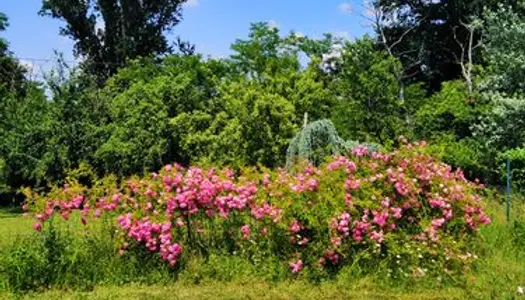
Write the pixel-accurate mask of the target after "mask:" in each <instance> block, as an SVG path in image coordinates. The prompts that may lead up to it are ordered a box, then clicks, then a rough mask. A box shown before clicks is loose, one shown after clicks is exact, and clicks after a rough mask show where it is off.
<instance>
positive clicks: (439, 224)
mask: <svg viewBox="0 0 525 300" xmlns="http://www.w3.org/2000/svg"><path fill="white" fill-rule="evenodd" d="M444 224H445V219H444V218H441V219H435V220H432V227H433V228H434V229H436V230H437V229H439V228H441V227H442V226H443V225H444Z"/></svg>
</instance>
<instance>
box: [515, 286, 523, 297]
mask: <svg viewBox="0 0 525 300" xmlns="http://www.w3.org/2000/svg"><path fill="white" fill-rule="evenodd" d="M516 292H517V293H518V295H523V294H525V290H524V289H523V287H522V286H518V290H517V291H516Z"/></svg>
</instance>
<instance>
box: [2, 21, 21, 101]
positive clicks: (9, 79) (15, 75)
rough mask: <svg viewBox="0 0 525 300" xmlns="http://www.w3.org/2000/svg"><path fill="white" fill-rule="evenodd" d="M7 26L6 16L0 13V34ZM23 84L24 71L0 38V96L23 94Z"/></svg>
mask: <svg viewBox="0 0 525 300" xmlns="http://www.w3.org/2000/svg"><path fill="white" fill-rule="evenodd" d="M8 26H9V23H8V19H7V16H6V15H5V14H3V13H2V12H0V32H2V31H5V30H6V29H7V27H8ZM24 82H25V69H24V68H23V67H22V66H21V65H20V64H19V62H18V61H17V60H16V59H15V58H13V56H12V54H11V52H10V51H9V43H8V42H7V41H6V40H5V39H4V38H2V37H0V96H2V94H3V93H5V92H9V93H21V92H23V85H24ZM2 89H4V92H2Z"/></svg>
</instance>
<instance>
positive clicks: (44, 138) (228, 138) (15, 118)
mask: <svg viewBox="0 0 525 300" xmlns="http://www.w3.org/2000/svg"><path fill="white" fill-rule="evenodd" d="M184 2H185V1H183V0H181V1H173V0H164V1H124V0H120V1H116V0H96V1H95V0H92V1H80V0H76V1H64V0H45V1H43V4H42V9H41V11H40V14H42V15H43V16H48V17H52V18H57V19H61V20H63V21H65V24H66V25H65V26H64V27H63V28H61V30H60V33H61V34H63V35H65V36H68V37H70V38H71V39H72V40H73V41H74V42H75V47H74V54H75V55H76V56H77V57H78V58H79V60H80V61H81V63H80V64H79V66H78V67H76V68H68V67H67V66H66V65H65V64H64V63H63V61H61V60H60V59H59V60H58V62H57V65H56V67H55V68H54V69H53V71H51V72H50V73H49V74H47V76H46V80H45V82H34V81H31V80H29V79H27V77H26V76H25V74H26V72H27V70H25V69H24V67H23V66H22V65H21V64H20V62H19V61H17V59H16V58H15V56H14V55H13V53H11V52H10V50H9V43H8V41H6V40H4V39H0V193H1V195H2V196H0V197H1V201H0V203H2V204H9V203H12V201H13V199H15V198H16V196H15V195H16V192H17V191H18V189H19V188H20V187H22V186H32V187H42V188H44V187H46V186H48V185H50V184H58V183H61V182H62V181H63V180H64V178H65V177H66V176H78V177H79V178H82V180H85V181H89V180H92V179H93V178H96V177H98V176H102V175H105V174H116V175H118V176H120V177H125V176H129V175H132V174H140V173H143V172H149V171H153V170H156V169H158V168H160V167H161V166H162V165H164V164H166V163H170V162H177V163H180V164H183V165H188V164H201V165H214V166H223V165H228V166H231V167H234V168H240V167H243V166H246V165H252V166H264V167H270V168H277V167H283V166H284V165H285V162H286V152H287V149H288V145H289V143H290V141H291V140H292V139H293V138H294V136H295V135H296V134H297V132H298V131H299V130H300V129H301V128H303V127H304V116H305V115H307V116H308V120H309V121H312V122H313V121H316V120H323V119H329V120H331V121H332V122H333V124H334V126H335V128H336V130H337V132H338V134H339V135H340V136H341V138H342V139H344V140H353V141H359V142H363V143H375V144H378V145H380V146H381V147H384V148H386V149H388V148H392V147H396V146H397V145H398V138H399V137H401V136H402V137H405V138H407V139H411V140H427V141H428V142H429V144H430V145H431V146H430V147H431V149H432V151H433V152H434V153H435V155H436V156H437V157H440V158H442V159H443V160H445V161H446V162H447V163H450V164H452V165H454V166H456V167H461V168H462V169H464V170H465V172H466V174H467V175H468V176H469V177H471V178H479V179H480V180H482V181H487V182H488V183H490V184H494V185H497V184H498V183H499V182H500V179H501V176H502V171H501V170H502V161H503V160H504V158H506V157H511V158H512V160H513V165H514V168H513V176H514V178H515V181H516V183H517V184H518V185H519V184H520V183H521V181H523V180H525V179H522V177H523V176H525V175H521V174H522V173H523V172H525V148H524V146H523V145H524V142H525V134H523V133H522V132H523V131H522V130H521V129H522V128H523V122H524V121H523V120H525V118H524V116H525V96H524V92H525V85H524V83H523V82H524V81H523V75H524V74H525V50H524V49H525V45H524V42H523V41H525V30H523V28H525V14H524V13H525V2H524V1H510V0H509V1H507V2H505V1H479V0H478V1H476V0H470V1H459V0H455V1H409V0H376V1H372V2H371V3H369V7H368V10H369V11H368V13H367V16H368V18H369V19H370V21H371V22H372V24H373V27H374V34H372V35H367V36H364V37H361V38H359V39H356V40H354V41H349V40H344V39H341V38H337V37H334V36H332V35H330V34H326V35H324V36H323V37H322V38H318V39H313V38H310V37H306V36H303V35H301V34H297V33H295V32H290V33H282V32H280V31H279V29H278V28H273V27H271V26H269V25H268V24H267V23H264V22H263V23H255V24H252V26H251V28H250V33H249V36H248V37H247V38H245V39H238V40H237V41H235V42H234V43H233V44H232V45H231V55H230V56H229V57H227V58H221V59H215V58H207V57H204V56H203V55H201V54H198V53H196V51H195V46H194V45H192V44H191V43H190V42H186V41H182V40H180V39H179V40H177V41H175V42H173V43H171V44H170V42H169V41H168V39H167V38H166V32H167V31H169V30H170V29H172V28H174V27H175V26H176V25H177V24H178V23H179V22H181V21H182V16H183V15H182V13H183V10H182V7H183V4H184ZM4 30H8V18H7V16H5V15H4V14H0V32H1V31H4ZM46 91H47V92H46Z"/></svg>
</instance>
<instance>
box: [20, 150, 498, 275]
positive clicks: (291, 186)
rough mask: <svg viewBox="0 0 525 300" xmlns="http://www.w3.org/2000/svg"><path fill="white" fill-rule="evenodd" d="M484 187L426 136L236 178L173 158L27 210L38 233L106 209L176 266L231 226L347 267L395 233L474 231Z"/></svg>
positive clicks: (248, 241) (128, 234) (127, 239)
mask: <svg viewBox="0 0 525 300" xmlns="http://www.w3.org/2000/svg"><path fill="white" fill-rule="evenodd" d="M483 189H484V187H483V186H482V185H479V184H477V183H475V182H470V181H468V180H467V179H466V178H465V176H464V174H463V172H461V170H456V171H454V170H452V168H451V167H450V166H448V165H446V164H443V163H440V162H438V161H436V160H434V159H433V158H432V157H431V156H429V155H427V154H426V153H425V144H424V143H422V144H415V145H407V146H404V147H402V148H401V149H399V150H397V151H394V152H391V153H380V152H373V153H370V152H369V150H368V148H366V147H357V148H355V149H354V150H353V151H352V153H351V154H350V155H349V156H338V157H334V158H333V159H332V160H331V161H330V162H328V163H327V164H326V165H324V166H321V167H319V168H315V167H313V166H311V165H305V166H304V167H303V168H299V170H298V171H295V172H290V171H287V170H282V169H280V170H276V171H272V172H267V173H264V174H261V173H259V172H254V171H253V170H249V171H245V172H240V175H239V176H236V175H235V173H234V172H233V171H232V170H229V169H225V170H222V171H221V170H216V169H213V168H212V169H202V168H197V167H190V168H183V167H181V166H179V165H176V164H175V165H167V166H165V167H164V168H163V169H162V170H160V171H159V173H153V174H150V175H149V176H146V177H144V178H139V179H137V178H134V179H130V180H128V181H127V182H125V183H124V184H122V185H121V186H116V185H115V186H112V187H111V188H108V187H104V188H97V187H93V188H92V189H91V190H88V189H86V188H84V187H80V186H79V185H78V184H75V183H70V186H65V187H64V188H62V189H57V190H54V192H51V193H50V194H48V195H46V196H38V195H30V196H31V197H30V199H31V200H32V203H34V206H33V207H29V206H27V205H26V206H25V208H26V209H29V208H32V209H33V210H34V211H35V214H34V217H35V219H36V223H35V224H34V228H35V229H36V230H39V231H40V230H42V229H43V224H44V223H45V222H46V221H48V220H49V219H51V218H52V216H53V215H54V214H59V215H60V216H61V217H62V218H63V219H65V220H67V219H68V218H69V216H70V215H71V214H72V213H73V212H74V211H78V213H79V214H80V215H81V221H82V223H84V224H87V223H88V221H89V220H91V219H93V218H97V217H100V216H101V215H102V214H107V215H108V216H110V217H111V218H113V219H114V220H115V225H117V226H118V227H119V229H120V230H119V231H120V232H121V234H122V241H123V243H122V245H120V253H121V254H125V253H126V250H127V249H128V248H129V246H130V245H131V244H132V243H134V244H135V245H139V246H142V247H145V248H146V249H148V251H150V252H152V253H157V255H159V257H160V258H161V259H163V260H165V261H166V262H167V263H169V264H170V265H172V266H173V265H175V264H177V262H178V261H179V260H180V259H179V258H180V256H181V255H183V245H185V246H184V249H188V248H189V247H191V246H192V245H194V244H195V243H193V241H192V240H191V239H194V238H195V235H197V236H199V235H200V236H203V235H213V234H217V236H215V237H214V239H207V240H218V239H220V238H223V237H224V233H227V234H229V235H230V238H232V239H238V243H236V245H237V247H245V246H246V245H248V246H246V247H249V248H250V249H257V245H259V244H262V243H261V242H262V241H263V240H264V241H266V244H267V243H281V244H279V245H276V247H277V248H278V249H281V251H279V252H280V254H279V255H281V257H280V258H281V259H282V261H284V262H288V264H289V267H290V270H291V271H292V272H293V273H299V272H301V270H302V269H304V268H305V267H308V266H310V267H313V266H314V265H317V266H321V267H326V266H328V265H330V266H335V265H342V264H344V263H345V259H347V261H351V259H348V258H349V255H350V254H352V253H357V252H358V251H376V250H377V249H388V243H389V242H390V241H402V240H403V241H410V242H418V243H421V244H422V246H421V247H424V246H425V245H427V247H430V246H429V245H430V244H432V243H444V241H445V240H447V239H443V237H456V236H457V237H459V236H465V234H467V236H468V235H473V234H475V232H476V231H477V230H478V228H479V227H480V226H482V225H487V224H489V223H490V218H489V217H488V216H487V215H486V214H485V212H484V206H485V205H484V200H483V199H482V197H481V195H482V194H483ZM101 190H102V191H104V192H103V194H101V193H100V191H101ZM95 191H97V192H95ZM204 224H208V228H211V229H209V230H205V229H204V227H203V226H204ZM233 227H235V228H233ZM219 229H220V230H219ZM223 229H224V230H223ZM269 233H272V234H269ZM219 235H221V236H219ZM203 240H204V239H203ZM283 241H288V243H289V244H288V245H283V244H282V243H283ZM214 245H215V246H217V245H216V244H214ZM200 246H201V247H202V244H201V245H200ZM446 247H453V246H450V245H446ZM447 249H448V248H447ZM447 251H448V250H447ZM240 252H241V253H249V251H240ZM452 252H454V251H452ZM456 252H457V251H456ZM315 262H318V263H315Z"/></svg>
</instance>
